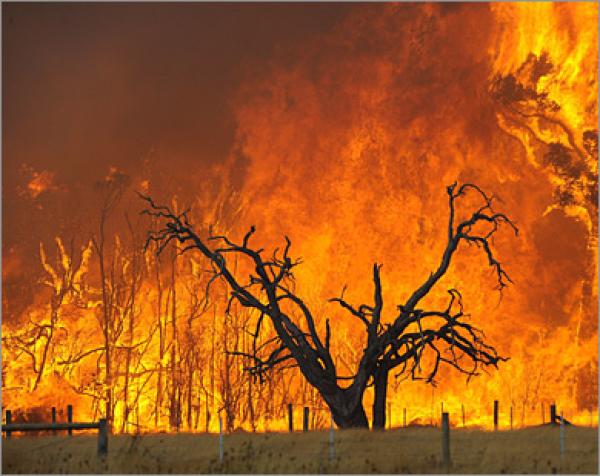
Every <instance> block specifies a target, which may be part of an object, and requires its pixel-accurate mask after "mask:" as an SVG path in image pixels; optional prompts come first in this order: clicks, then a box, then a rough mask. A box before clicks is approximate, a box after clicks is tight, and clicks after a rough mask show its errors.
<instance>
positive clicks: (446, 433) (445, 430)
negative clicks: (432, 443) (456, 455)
mask: <svg viewBox="0 0 600 476" xmlns="http://www.w3.org/2000/svg"><path fill="white" fill-rule="evenodd" d="M442 462H443V464H444V468H445V469H446V471H448V470H449V469H450V421H449V418H448V413H447V412H444V413H442Z"/></svg>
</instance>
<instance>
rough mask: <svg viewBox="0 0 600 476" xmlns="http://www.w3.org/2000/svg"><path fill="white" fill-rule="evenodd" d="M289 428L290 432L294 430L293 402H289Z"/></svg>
mask: <svg viewBox="0 0 600 476" xmlns="http://www.w3.org/2000/svg"><path fill="white" fill-rule="evenodd" d="M288 429H289V430H290V433H291V432H292V431H294V413H293V409H292V404H291V403H288Z"/></svg>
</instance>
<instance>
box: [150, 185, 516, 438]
mask: <svg viewBox="0 0 600 476" xmlns="http://www.w3.org/2000/svg"><path fill="white" fill-rule="evenodd" d="M447 193H448V205H449V219H448V227H447V229H448V238H447V244H446V247H445V249H444V252H443V255H442V258H441V260H440V264H439V266H438V268H437V269H436V270H435V271H434V272H433V273H431V274H430V276H429V277H428V278H427V279H426V280H425V281H424V282H423V284H422V285H421V286H419V287H418V288H417V289H416V290H415V291H414V292H413V293H412V294H411V295H410V296H409V298H408V299H407V300H406V301H405V302H404V303H402V304H400V305H398V306H397V311H396V313H395V318H394V319H393V320H392V321H391V323H389V324H384V323H383V322H382V313H383V297H382V291H381V276H380V275H381V265H379V264H377V263H376V264H374V265H373V283H374V299H373V301H374V302H373V304H361V305H359V306H353V305H352V304H350V303H348V302H347V301H346V300H345V299H344V297H343V293H342V296H340V297H337V298H334V299H332V300H331V301H333V302H336V303H338V304H339V305H340V306H341V307H342V308H343V309H345V310H346V311H347V312H348V313H349V314H350V315H352V316H354V317H356V318H358V319H359V321H360V322H361V323H362V324H363V325H364V326H365V331H366V345H365V348H364V349H363V351H362V355H361V358H360V360H359V363H358V365H357V368H356V371H355V372H354V374H353V375H350V376H340V375H338V372H337V370H336V366H335V364H334V360H333V358H332V349H331V348H330V341H331V327H330V324H329V320H328V319H327V320H326V321H325V326H324V330H322V331H321V332H318V329H317V327H318V323H317V322H316V321H315V318H314V316H313V314H312V313H311V311H310V309H309V307H308V306H307V305H306V303H305V302H304V301H303V300H302V299H301V298H300V297H299V295H298V293H297V292H296V291H295V282H294V274H293V271H294V268H295V267H296V266H298V265H299V264H300V263H301V260H299V259H293V258H292V257H291V256H290V248H291V242H290V240H289V239H288V238H287V237H286V238H285V246H284V247H283V250H279V249H275V250H274V252H273V253H272V254H271V256H267V255H266V253H265V251H264V250H263V249H262V248H255V247H253V246H251V245H250V240H251V238H252V236H253V235H254V233H255V228H254V227H251V228H250V230H249V231H248V232H247V233H246V234H245V235H244V237H243V238H242V241H241V243H236V242H234V241H232V240H231V239H230V238H229V237H227V236H222V235H218V234H213V233H212V231H209V233H208V236H207V237H206V238H203V237H201V236H200V234H199V233H197V232H196V231H194V228H193V226H192V224H191V223H190V221H189V210H186V211H185V212H183V213H180V214H176V213H174V212H173V211H172V210H171V209H170V208H169V207H167V206H161V205H158V204H156V203H155V202H154V201H153V200H152V198H150V197H147V196H143V195H141V197H142V198H143V199H144V200H145V201H146V202H147V205H148V207H147V208H146V209H145V210H144V211H143V212H142V213H145V214H148V215H150V216H151V217H153V218H155V219H159V222H160V223H161V224H163V225H164V227H163V228H161V229H158V230H153V231H151V232H150V233H149V235H148V238H147V241H146V246H148V245H150V244H151V243H155V244H156V245H157V252H158V253H161V252H162V251H163V250H164V249H165V247H167V246H168V245H169V243H171V242H173V241H176V242H178V243H179V244H180V249H181V252H189V251H195V252H199V253H201V254H202V255H204V257H206V258H207V259H208V261H209V263H210V266H211V271H210V273H211V277H210V280H209V281H208V285H207V287H206V292H209V291H210V286H211V284H212V283H214V282H215V281H216V280H224V281H225V282H226V283H227V285H228V287H229V289H230V297H229V301H228V302H229V305H228V308H229V307H230V306H231V304H232V303H233V302H234V301H237V302H238V303H239V304H240V305H241V306H244V307H246V308H250V309H254V310H256V311H257V312H256V315H257V317H256V322H255V323H254V326H253V327H254V330H253V332H252V337H253V344H252V346H251V348H252V350H251V352H236V354H237V355H240V356H243V357H244V358H246V359H249V361H251V362H252V364H249V365H248V366H247V367H246V370H247V371H249V372H250V373H252V374H253V375H255V376H257V377H258V378H260V379H262V378H264V376H265V375H266V374H267V373H268V372H269V371H271V370H272V369H274V368H276V367H279V368H281V367H286V366H294V367H298V368H299V369H300V371H301V373H302V374H303V375H304V377H305V378H306V379H307V381H308V382H309V383H310V384H311V385H313V386H314V387H315V388H316V389H317V390H318V391H319V393H320V394H321V396H322V397H323V399H324V401H325V402H326V403H327V405H328V406H329V408H330V409H331V412H332V414H333V418H334V420H335V422H336V424H337V425H338V426H339V427H341V428H350V427H368V426H369V424H368V419H367V416H366V413H365V410H364V406H363V396H364V393H365V390H366V389H367V387H368V386H369V385H374V386H375V403H374V419H373V426H374V427H376V428H383V427H384V426H385V396H386V390H387V380H388V374H389V372H390V371H391V370H392V369H395V368H398V367H399V368H400V370H401V371H404V372H405V373H407V375H409V376H410V377H412V378H425V379H426V380H427V381H429V382H433V381H434V377H435V375H436V374H437V372H438V369H439V367H440V364H448V365H450V366H452V367H454V368H456V369H458V370H459V371H461V372H464V373H465V374H467V375H468V376H469V377H471V376H473V375H477V373H478V370H479V368H480V367H481V366H494V367H497V365H498V362H500V361H502V360H506V359H505V358H504V357H501V356H499V355H498V353H497V352H496V350H495V349H494V347H492V346H491V345H489V344H486V343H485V341H484V335H483V333H482V332H481V331H480V330H479V329H477V328H476V327H474V326H472V325H471V324H469V323H467V322H465V321H464V320H463V319H462V318H463V316H465V314H464V312H463V303H462V297H461V294H460V292H459V291H458V290H456V289H451V290H449V291H448V293H449V296H450V299H449V303H448V305H447V307H446V308H445V309H442V310H424V309H420V308H418V305H419V303H420V302H421V301H422V299H423V298H424V297H425V296H427V295H428V293H429V292H430V291H431V290H432V289H433V287H434V286H435V285H436V283H438V281H439V280H440V279H441V278H442V276H444V275H445V274H446V272H447V271H448V269H449V267H450V264H451V262H452V257H453V255H454V253H455V251H456V250H457V249H458V247H459V245H460V243H463V242H464V243H467V244H470V245H476V247H477V248H479V249H481V250H482V251H483V253H484V254H485V256H486V257H487V259H488V262H489V265H490V267H491V268H492V269H493V270H494V272H495V275H496V279H497V284H498V289H499V290H500V291H502V289H503V288H505V287H506V286H507V285H508V284H509V283H511V280H510V277H509V276H508V274H507V273H506V272H505V271H504V268H503V267H502V265H501V263H500V261H498V259H497V258H496V256H495V254H494V252H493V250H492V246H491V244H492V243H491V239H492V237H493V236H494V235H495V234H496V232H497V231H498V230H499V227H500V226H501V225H507V226H508V227H509V228H511V229H512V230H513V231H514V233H515V234H518V230H517V228H516V226H515V225H514V223H513V222H512V221H511V220H510V219H509V218H508V217H507V216H506V215H504V214H503V213H497V212H495V211H494V209H493V201H494V197H493V196H488V195H487V194H486V193H485V192H484V191H483V190H481V189H480V188H479V187H478V186H477V185H474V184H470V183H466V184H463V185H461V186H458V185H457V184H456V183H455V184H453V185H451V186H449V187H448V188H447ZM467 193H472V194H475V195H476V198H477V199H478V200H479V201H480V205H479V207H478V208H476V209H475V211H473V212H472V213H471V214H470V216H469V218H467V219H465V220H463V221H458V220H457V218H456V205H457V201H458V200H459V199H460V198H461V197H463V196H465V195H466V194H467ZM161 226H162V225H161ZM482 230H483V231H482ZM209 244H210V245H211V246H209ZM234 257H237V258H238V259H239V260H240V261H242V260H245V261H246V262H247V264H249V265H250V267H249V268H248V269H250V270H251V271H250V275H249V276H248V278H247V279H246V278H245V277H242V273H241V272H235V271H234V267H233V265H232V263H233V262H234ZM265 318H266V319H265ZM266 321H268V322H269V327H271V328H272V329H274V331H275V332H274V334H272V335H270V337H269V338H266V337H265V334H266V333H267V332H268V331H267V330H266V329H267V323H266ZM321 327H322V326H321ZM425 352H428V353H429V354H430V355H433V359H429V360H430V361H432V362H433V365H432V367H431V368H430V369H425V368H424V366H422V362H423V357H424V353H425ZM344 383H347V385H344Z"/></svg>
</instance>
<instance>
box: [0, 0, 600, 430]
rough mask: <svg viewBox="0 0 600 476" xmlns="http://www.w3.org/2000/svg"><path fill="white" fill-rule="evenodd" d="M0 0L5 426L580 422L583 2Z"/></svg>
mask: <svg viewBox="0 0 600 476" xmlns="http://www.w3.org/2000/svg"><path fill="white" fill-rule="evenodd" d="M100 11H102V15H98V13H99V12H100ZM2 16H3V70H4V71H5V74H4V90H3V97H4V111H3V112H4V129H3V137H4V141H3V243H2V246H3V251H2V255H3V257H2V273H3V274H2V277H3V301H2V305H3V318H2V396H3V397H2V402H3V403H2V405H3V408H4V409H10V410H11V411H12V414H13V420H15V421H45V420H48V419H49V411H50V410H49V409H50V408H51V407H53V406H54V407H56V408H58V409H63V408H66V406H67V405H73V407H74V412H75V414H76V415H77V420H81V421H84V420H85V421H88V420H89V421H96V420H97V419H98V418H106V419H107V421H108V424H109V426H110V428H111V431H112V432H113V433H115V434H118V433H151V432H215V431H218V428H219V417H221V418H222V421H223V424H224V427H225V429H226V431H228V432H234V431H236V430H245V431H251V432H268V431H281V430H286V429H287V425H288V422H287V406H288V404H290V403H291V404H293V405H294V407H295V408H300V407H305V406H306V407H309V408H310V409H311V413H310V419H311V421H310V427H311V428H328V427H329V424H330V414H332V415H333V420H334V421H335V423H336V425H337V426H338V427H339V428H346V427H387V426H401V424H402V416H403V411H406V417H405V418H407V420H408V421H407V422H406V423H407V424H409V425H410V424H412V425H431V424H436V425H437V424H439V413H440V406H441V405H443V408H444V411H448V412H450V413H451V414H452V415H460V414H461V413H462V414H463V425H465V426H467V427H473V428H475V427H478V428H483V429H491V428H492V425H493V421H492V419H491V416H490V415H491V408H492V407H491V405H492V402H493V401H494V400H498V401H500V402H501V407H500V418H501V425H503V426H505V427H506V426H507V425H508V412H509V408H510V414H511V425H512V424H513V421H514V426H515V427H517V428H520V427H529V426H534V425H539V424H541V423H542V418H543V414H544V412H545V413H548V411H549V410H548V409H549V408H550V405H552V404H556V406H557V407H559V408H560V409H561V410H562V411H563V412H564V417H565V419H567V420H569V421H570V422H572V423H574V424H576V425H582V426H596V425H597V419H598V387H597V381H598V282H597V276H598V268H597V263H598V261H597V259H598V256H597V253H598V220H597V217H598V202H597V200H598V197H597V195H598V188H597V187H598V130H597V124H598V110H597V103H598V76H597V74H598V38H597V28H596V26H597V16H598V6H597V4H595V3H591V2H590V3H490V4H486V3H479V4H455V3H452V4H445V3H440V4H434V3H419V4H417V3H415V4H412V3H406V4H395V3H394V4H372V5H326V4H321V5H266V4H252V5H243V6H242V5H233V4H229V5H213V4H188V5H158V4H156V5H154V4H137V5H101V4H94V5H58V4H56V5H51V4H50V5H34V4H11V5H6V4H5V5H3V15H2ZM315 18H318V20H314V19H315ZM211 25H213V26H211ZM83 28H85V31H83V30H82V29H83ZM258 30H260V31H258ZM34 31H35V32H37V33H36V34H34V33H33V32H34ZM223 32H226V33H223ZM36 35H37V36H36ZM70 35H71V36H70ZM73 35H77V36H76V37H77V38H79V39H80V41H78V42H72V41H71V40H70V39H69V38H72V37H73ZM252 35H255V36H252ZM39 38H42V40H41V41H39ZM248 38H253V39H252V40H248ZM43 44H47V45H48V46H46V47H44V46H43ZM296 418H297V419H298V420H297V421H296V425H297V426H300V418H301V415H300V413H297V415H296ZM544 418H545V419H546V420H545V421H548V420H547V418H548V417H547V416H546V417H544ZM458 420H459V417H458V416H457V418H456V419H455V420H454V421H453V423H452V424H453V425H459V423H458Z"/></svg>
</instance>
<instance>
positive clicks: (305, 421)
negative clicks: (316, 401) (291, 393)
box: [302, 407, 309, 431]
mask: <svg viewBox="0 0 600 476" xmlns="http://www.w3.org/2000/svg"><path fill="white" fill-rule="evenodd" d="M308 414H309V409H308V407H304V418H303V419H302V430H303V431H308Z"/></svg>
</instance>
